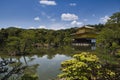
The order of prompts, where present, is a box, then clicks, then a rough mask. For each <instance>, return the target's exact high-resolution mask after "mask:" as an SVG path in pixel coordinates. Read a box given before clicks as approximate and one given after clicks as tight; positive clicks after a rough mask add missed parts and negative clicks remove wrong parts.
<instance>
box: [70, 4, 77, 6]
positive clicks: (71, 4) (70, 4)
mask: <svg viewBox="0 0 120 80" xmlns="http://www.w3.org/2000/svg"><path fill="white" fill-rule="evenodd" d="M69 5H70V6H76V5H77V4H76V3H70V4H69Z"/></svg>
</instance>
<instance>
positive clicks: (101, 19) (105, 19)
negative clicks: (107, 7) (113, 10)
mask: <svg viewBox="0 0 120 80" xmlns="http://www.w3.org/2000/svg"><path fill="white" fill-rule="evenodd" d="M109 19H110V17H109V16H104V17H102V18H100V22H102V23H106V22H107V20H109Z"/></svg>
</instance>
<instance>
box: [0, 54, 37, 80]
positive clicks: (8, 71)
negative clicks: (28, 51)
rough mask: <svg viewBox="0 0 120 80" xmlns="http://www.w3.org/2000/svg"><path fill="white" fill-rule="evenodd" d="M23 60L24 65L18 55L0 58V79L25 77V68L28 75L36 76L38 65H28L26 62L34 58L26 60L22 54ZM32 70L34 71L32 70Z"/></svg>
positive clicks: (17, 79) (15, 79)
mask: <svg viewBox="0 0 120 80" xmlns="http://www.w3.org/2000/svg"><path fill="white" fill-rule="evenodd" d="M23 60H24V62H25V65H23V63H22V62H21V60H20V57H17V58H13V57H9V58H0V80H7V79H14V80H19V79H20V78H26V77H25V75H26V70H27V72H28V73H31V74H28V73H27V74H28V75H29V77H31V78H32V77H33V75H34V77H35V75H36V78H37V77H38V76H37V74H36V71H35V70H36V69H37V67H38V66H39V65H38V64H34V65H31V66H28V62H30V61H32V60H34V59H29V60H28V61H27V60H26V57H25V56H23ZM33 70H34V72H33ZM22 76H23V77H22ZM25 80H26V79H25Z"/></svg>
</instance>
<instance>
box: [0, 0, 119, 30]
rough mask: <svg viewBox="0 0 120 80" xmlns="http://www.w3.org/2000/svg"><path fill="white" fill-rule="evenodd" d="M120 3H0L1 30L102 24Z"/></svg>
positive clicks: (45, 0) (6, 0)
mask: <svg viewBox="0 0 120 80" xmlns="http://www.w3.org/2000/svg"><path fill="white" fill-rule="evenodd" d="M119 11H120V0H0V28H7V27H18V28H25V29H30V28H31V29H36V28H46V29H54V30H58V29H66V28H71V27H81V26H83V25H87V24H98V23H103V24H104V23H105V22H106V21H107V20H108V19H110V18H109V17H110V16H111V15H112V14H113V13H115V12H119Z"/></svg>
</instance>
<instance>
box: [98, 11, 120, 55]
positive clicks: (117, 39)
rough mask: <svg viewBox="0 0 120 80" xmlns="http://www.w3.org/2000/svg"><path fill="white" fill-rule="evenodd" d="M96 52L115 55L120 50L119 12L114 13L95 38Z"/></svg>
mask: <svg viewBox="0 0 120 80" xmlns="http://www.w3.org/2000/svg"><path fill="white" fill-rule="evenodd" d="M97 47H98V51H100V50H102V51H103V53H111V54H112V55H115V54H116V52H117V50H118V49H119V48H120V12H117V13H114V14H113V15H112V16H111V17H110V19H109V20H108V21H107V23H106V24H105V28H104V29H103V30H102V31H101V32H100V34H99V36H98V37H97Z"/></svg>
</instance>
